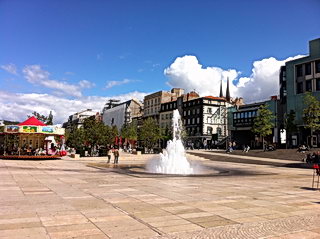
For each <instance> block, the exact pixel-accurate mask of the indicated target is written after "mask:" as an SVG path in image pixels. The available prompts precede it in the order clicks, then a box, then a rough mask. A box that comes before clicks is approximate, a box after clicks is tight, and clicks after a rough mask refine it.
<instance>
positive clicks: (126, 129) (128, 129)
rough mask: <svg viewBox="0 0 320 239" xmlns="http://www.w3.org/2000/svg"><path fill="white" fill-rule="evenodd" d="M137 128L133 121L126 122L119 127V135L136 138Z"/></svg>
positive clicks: (129, 138) (130, 138) (131, 138)
mask: <svg viewBox="0 0 320 239" xmlns="http://www.w3.org/2000/svg"><path fill="white" fill-rule="evenodd" d="M137 130H138V128H137V125H136V124H135V123H130V124H126V125H124V126H123V127H122V128H121V137H122V138H125V139H128V140H137V139H138V132H137Z"/></svg>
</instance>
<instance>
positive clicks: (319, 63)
mask: <svg viewBox="0 0 320 239" xmlns="http://www.w3.org/2000/svg"><path fill="white" fill-rule="evenodd" d="M316 73H320V61H316Z"/></svg>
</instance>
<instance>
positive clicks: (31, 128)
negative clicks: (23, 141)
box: [22, 126, 38, 133]
mask: <svg viewBox="0 0 320 239" xmlns="http://www.w3.org/2000/svg"><path fill="white" fill-rule="evenodd" d="M37 130H38V127H37V126H23V127H22V132H23V133H37Z"/></svg>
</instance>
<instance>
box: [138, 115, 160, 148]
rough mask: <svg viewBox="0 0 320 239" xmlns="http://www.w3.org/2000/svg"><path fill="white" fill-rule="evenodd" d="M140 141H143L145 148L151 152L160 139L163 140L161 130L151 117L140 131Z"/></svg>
mask: <svg viewBox="0 0 320 239" xmlns="http://www.w3.org/2000/svg"><path fill="white" fill-rule="evenodd" d="M139 139H140V140H142V141H143V144H144V146H145V147H146V148H147V150H148V151H149V152H150V151H151V149H152V148H153V147H154V146H155V145H156V143H157V142H158V141H159V139H161V133H160V128H159V126H158V124H157V122H156V121H155V120H154V119H152V118H151V117H150V118H147V119H146V120H145V121H144V122H143V125H142V126H141V128H140V131H139Z"/></svg>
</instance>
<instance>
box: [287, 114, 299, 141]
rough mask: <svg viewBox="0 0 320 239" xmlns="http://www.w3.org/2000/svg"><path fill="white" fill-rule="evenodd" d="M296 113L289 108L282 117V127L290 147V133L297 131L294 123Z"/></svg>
mask: <svg viewBox="0 0 320 239" xmlns="http://www.w3.org/2000/svg"><path fill="white" fill-rule="evenodd" d="M295 118H296V113H295V112H294V111H293V110H290V112H289V114H286V115H285V118H284V128H285V129H286V133H287V144H286V145H288V146H289V147H291V142H292V133H293V132H296V131H297V125H296V124H295Z"/></svg>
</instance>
